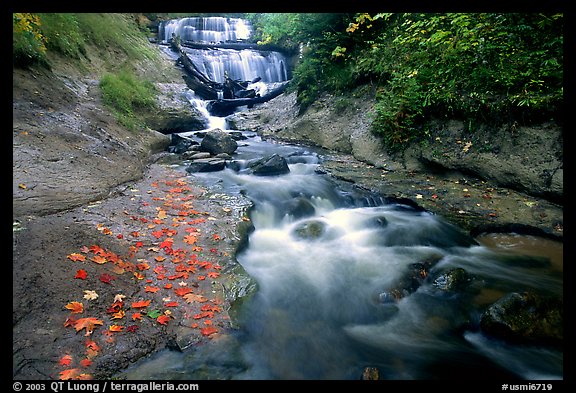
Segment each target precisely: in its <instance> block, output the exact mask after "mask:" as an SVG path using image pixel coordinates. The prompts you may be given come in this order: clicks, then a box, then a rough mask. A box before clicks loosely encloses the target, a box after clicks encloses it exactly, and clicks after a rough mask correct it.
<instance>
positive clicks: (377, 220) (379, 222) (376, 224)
mask: <svg viewBox="0 0 576 393" xmlns="http://www.w3.org/2000/svg"><path fill="white" fill-rule="evenodd" d="M387 226H388V220H387V219H386V217H384V216H379V217H373V218H371V219H370V220H369V221H368V222H366V227H368V228H386V227H387Z"/></svg>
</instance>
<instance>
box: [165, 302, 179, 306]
mask: <svg viewBox="0 0 576 393" xmlns="http://www.w3.org/2000/svg"><path fill="white" fill-rule="evenodd" d="M164 306H165V307H178V302H168V303H165V304H164Z"/></svg>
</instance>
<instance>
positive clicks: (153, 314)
mask: <svg viewBox="0 0 576 393" xmlns="http://www.w3.org/2000/svg"><path fill="white" fill-rule="evenodd" d="M160 315H162V312H161V311H160V310H151V311H150V312H148V314H146V316H147V317H148V318H152V319H156V318H158V317H159V316H160Z"/></svg>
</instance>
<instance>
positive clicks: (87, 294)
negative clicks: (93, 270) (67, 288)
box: [84, 290, 98, 300]
mask: <svg viewBox="0 0 576 393" xmlns="http://www.w3.org/2000/svg"><path fill="white" fill-rule="evenodd" d="M84 299H87V300H96V299H98V294H97V293H96V291H90V290H86V291H84Z"/></svg>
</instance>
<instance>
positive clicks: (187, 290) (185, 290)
mask: <svg viewBox="0 0 576 393" xmlns="http://www.w3.org/2000/svg"><path fill="white" fill-rule="evenodd" d="M174 292H176V295H178V296H184V295H186V294H188V293H190V292H192V289H190V288H187V287H181V288H177V289H175V290H174Z"/></svg>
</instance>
